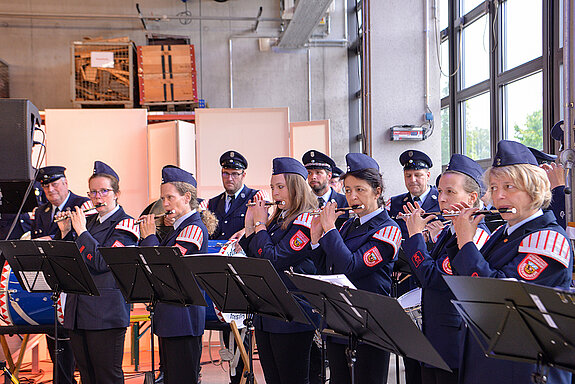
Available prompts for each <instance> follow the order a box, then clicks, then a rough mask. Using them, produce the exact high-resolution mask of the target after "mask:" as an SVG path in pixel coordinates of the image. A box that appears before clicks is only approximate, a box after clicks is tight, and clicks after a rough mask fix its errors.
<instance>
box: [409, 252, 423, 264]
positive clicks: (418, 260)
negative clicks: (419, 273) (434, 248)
mask: <svg viewBox="0 0 575 384" xmlns="http://www.w3.org/2000/svg"><path fill="white" fill-rule="evenodd" d="M411 261H413V264H414V265H415V268H419V264H421V263H422V262H423V255H422V254H421V252H419V251H417V252H415V253H414V254H413V256H411Z"/></svg>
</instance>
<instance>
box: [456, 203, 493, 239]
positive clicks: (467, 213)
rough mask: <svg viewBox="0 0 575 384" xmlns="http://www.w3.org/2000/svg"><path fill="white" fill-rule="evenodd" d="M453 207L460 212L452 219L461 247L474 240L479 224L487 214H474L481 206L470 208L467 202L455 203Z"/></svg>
mask: <svg viewBox="0 0 575 384" xmlns="http://www.w3.org/2000/svg"><path fill="white" fill-rule="evenodd" d="M451 209H452V210H454V211H456V212H459V214H458V215H457V216H453V217H452V218H451V220H452V221H453V228H454V229H455V233H456V234H457V246H458V247H459V249H461V248H463V246H464V245H465V244H467V243H469V242H470V241H473V238H474V237H475V232H476V231H477V226H478V225H479V223H480V222H481V220H483V218H484V217H485V216H484V215H477V216H473V214H474V213H475V212H477V211H478V210H479V208H475V207H474V208H470V207H469V205H467V204H466V203H460V204H454V205H452V206H451Z"/></svg>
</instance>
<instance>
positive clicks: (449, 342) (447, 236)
mask: <svg viewBox="0 0 575 384" xmlns="http://www.w3.org/2000/svg"><path fill="white" fill-rule="evenodd" d="M488 238H489V230H488V229H487V226H486V225H485V224H484V223H483V224H481V226H480V227H479V228H478V229H477V232H476V234H475V237H474V239H473V242H474V243H475V244H476V246H477V247H478V248H481V247H482V246H483V245H484V244H485V242H486V241H487V239H488ZM456 240H457V238H456V237H455V235H453V234H452V233H451V230H450V227H449V226H447V227H446V228H444V229H443V231H442V232H441V233H440V234H439V237H438V238H437V242H436V243H435V246H434V248H433V250H432V251H431V254H430V253H429V252H428V251H427V245H426V243H425V240H424V238H423V235H422V234H416V235H414V236H411V237H410V238H409V239H405V240H404V241H403V250H404V252H405V255H406V257H407V260H408V261H409V265H410V267H411V270H412V271H413V273H414V274H415V275H416V276H417V278H418V280H419V281H420V282H421V286H422V288H423V290H422V293H421V310H422V313H423V333H424V334H425V336H426V337H427V338H428V339H429V341H430V342H431V344H432V345H433V347H434V348H435V349H436V350H437V352H439V354H440V355H441V357H443V359H444V360H445V362H446V363H447V364H448V365H449V367H450V368H452V369H457V368H459V357H460V345H461V341H462V337H463V330H464V325H463V319H462V318H461V316H460V315H459V312H457V309H455V306H454V305H453V304H452V303H451V300H455V296H454V295H453V293H451V291H450V290H449V287H448V286H447V283H445V280H443V276H444V275H452V274H453V272H452V270H451V265H450V264H449V258H448V257H447V250H446V245H448V244H451V242H453V241H456ZM426 366H427V365H426Z"/></svg>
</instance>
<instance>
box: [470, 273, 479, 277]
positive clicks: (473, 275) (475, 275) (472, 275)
mask: <svg viewBox="0 0 575 384" xmlns="http://www.w3.org/2000/svg"><path fill="white" fill-rule="evenodd" d="M471 277H479V274H478V273H477V272H473V273H472V274H471Z"/></svg>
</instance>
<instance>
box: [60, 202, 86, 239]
mask: <svg viewBox="0 0 575 384" xmlns="http://www.w3.org/2000/svg"><path fill="white" fill-rule="evenodd" d="M64 221H65V222H66V221H68V220H64ZM70 221H71V222H72V227H73V228H74V231H76V234H77V235H78V236H80V235H81V234H82V233H84V232H86V231H87V229H86V214H85V213H84V211H82V210H81V209H80V207H76V208H75V210H73V211H70ZM58 224H60V223H58Z"/></svg>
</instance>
